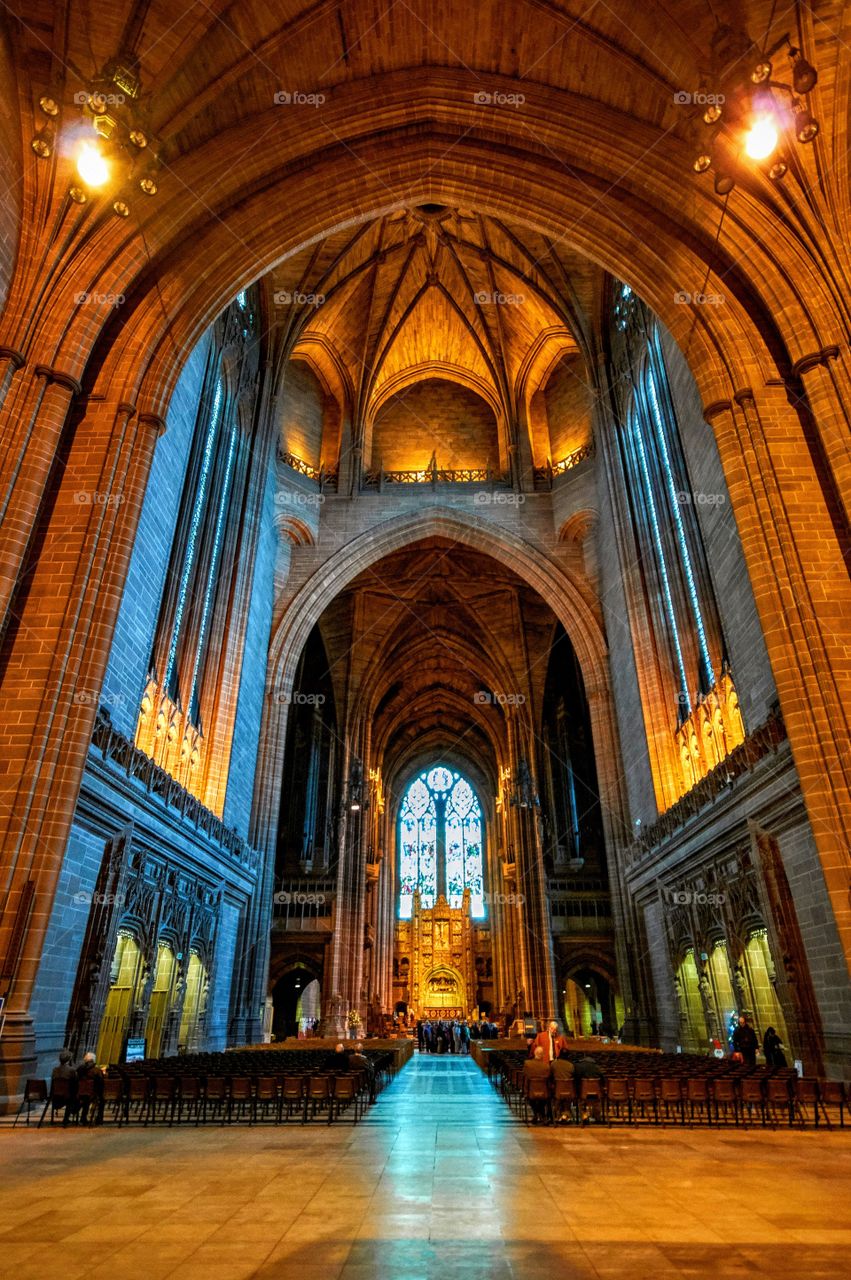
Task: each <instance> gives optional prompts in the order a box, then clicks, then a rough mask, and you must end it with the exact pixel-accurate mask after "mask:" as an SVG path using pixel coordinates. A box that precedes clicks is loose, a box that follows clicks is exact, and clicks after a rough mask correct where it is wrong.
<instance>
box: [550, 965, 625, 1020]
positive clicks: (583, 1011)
mask: <svg viewBox="0 0 851 1280" xmlns="http://www.w3.org/2000/svg"><path fill="white" fill-rule="evenodd" d="M562 1000H563V1005H564V1022H565V1026H566V1027H569V1028H570V1030H571V1031H572V1032H573V1034H574V1035H577V1036H593V1035H612V1036H613V1035H616V1034H617V1031H618V1015H617V1009H616V1003H615V998H614V992H613V990H612V984H611V982H610V981H609V979H608V978H606V977H605V976H604V975H603V974H602V973H600V972H599V971H598V970H597V969H593V968H591V967H589V966H584V967H582V968H580V969H575V970H571V972H570V974H569V975H568V977H567V978H566V980H565V982H564V986H563V988H562Z"/></svg>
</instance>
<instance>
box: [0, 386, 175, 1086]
mask: <svg viewBox="0 0 851 1280" xmlns="http://www.w3.org/2000/svg"><path fill="white" fill-rule="evenodd" d="M60 390H61V391H62V395H61V396H60V395H59V392H57V393H56V396H55V397H51V404H52V406H53V407H52V409H51V411H50V413H49V414H48V417H49V418H51V420H52V419H53V416H54V415H55V414H57V413H58V410H57V408H56V404H57V402H58V401H61V400H63V399H64V402H65V403H66V404H67V399H68V398H69V396H70V389H69V388H68V387H67V386H65V387H64V388H60ZM163 425H164V424H163V422H162V419H160V418H159V417H156V416H155V415H151V414H142V415H139V416H137V415H136V411H135V409H134V407H133V406H132V405H127V404H118V405H116V404H115V403H113V404H112V405H111V406H110V405H107V404H104V403H99V404H97V405H93V406H90V409H89V412H88V413H87V414H86V416H85V418H84V420H83V421H82V422H81V423H80V425H79V427H78V428H77V430H76V432H75V434H74V437H73V439H72V440H71V442H70V444H69V446H68V450H67V455H66V459H65V465H64V468H63V469H62V473H61V475H60V476H59V477H58V478H57V487H56V494H55V500H54V502H53V504H52V506H51V508H50V510H49V512H48V513H47V514H46V515H45V516H44V523H43V526H42V529H41V530H40V534H39V536H40V539H41V545H40V555H39V559H38V561H37V563H35V564H34V565H33V567H32V570H31V572H30V573H29V576H28V581H27V593H26V596H25V598H23V599H22V601H21V604H20V615H19V617H17V618H16V619H15V625H14V626H13V627H11V628H10V629H9V631H8V633H7V636H6V641H5V658H6V667H5V671H4V675H3V680H2V684H0V758H1V759H2V760H3V774H2V784H0V839H2V845H3V849H4V859H5V864H6V868H7V871H6V875H7V885H8V887H9V893H8V897H7V901H6V904H5V908H4V912H3V917H2V920H0V969H1V970H2V986H3V989H4V990H5V992H6V993H7V995H8V1001H7V1006H6V1013H7V1020H6V1027H5V1032H4V1035H3V1038H2V1040H0V1095H3V1096H4V1097H5V1098H6V1099H7V1100H8V1098H10V1097H11V1096H13V1095H14V1094H15V1093H16V1091H17V1089H18V1086H19V1080H20V1078H21V1077H22V1076H23V1075H26V1074H31V1073H32V1068H33V1066H34V1059H35V1028H34V1026H33V1021H32V1016H31V1013H30V1000H31V996H32V991H33V986H34V983H35V980H36V975H37V972H38V967H39V963H40V959H41V952H42V947H43V944H44V937H45V933H46V930H47V926H48V922H49V919H50V913H51V909H52V906H53V898H54V894H55V890H56V885H57V881H58V878H59V874H60V870H61V866H62V860H63V857H64V853H65V846H66V843H67V839H68V833H69V830H70V827H71V822H72V818H73V814H74V808H75V804H76V800H77V796H78V793H79V788H80V784H81V781H82V776H83V771H84V769H85V764H86V756H87V752H88V748H89V744H90V741H91V736H92V730H93V727H94V720H95V714H96V712H97V691H98V690H99V689H100V686H101V683H102V681H103V676H104V672H105V670H106V664H107V661H108V657H109V650H110V644H111V641H112V634H113V629H114V626H115V619H116V616H117V613H118V608H119V604H120V601H121V594H122V589H123V586H124V581H125V577H126V573H127V568H128V565H129V560H130V554H131V550H132V546H133V539H134V537H135V533H136V527H137V524H138V518H139V512H140V509H141V504H142V499H143V496H144V492H145V485H146V483H147V478H148V473H149V470H150V465H151V459H152V457H153V451H154V445H155V443H156V439H157V436H158V435H159V433H160V431H161V430H162V428H163ZM7 568H8V562H7Z"/></svg>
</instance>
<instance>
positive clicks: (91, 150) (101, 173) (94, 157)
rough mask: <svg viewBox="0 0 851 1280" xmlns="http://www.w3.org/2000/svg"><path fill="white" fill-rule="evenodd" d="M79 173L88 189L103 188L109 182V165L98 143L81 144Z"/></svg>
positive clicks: (78, 163)
mask: <svg viewBox="0 0 851 1280" xmlns="http://www.w3.org/2000/svg"><path fill="white" fill-rule="evenodd" d="M77 172H78V173H79V175H80V177H81V178H82V179H83V182H85V184H86V186H87V187H102V186H103V185H104V183H105V182H108V181H109V164H108V162H107V159H106V156H105V155H104V154H103V152H102V151H101V149H100V147H99V146H98V145H97V143H96V142H88V141H87V142H81V143H80V149H79V151H78V152H77Z"/></svg>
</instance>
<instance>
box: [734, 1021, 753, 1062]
mask: <svg viewBox="0 0 851 1280" xmlns="http://www.w3.org/2000/svg"><path fill="white" fill-rule="evenodd" d="M758 1045H759V1041H758V1040H757V1038H756V1032H755V1031H754V1029H753V1027H752V1026H751V1025H750V1023H749V1022H748V1020H747V1018H746V1017H745V1015H744V1014H743V1013H740V1014H739V1025H738V1026H737V1027H736V1030H735V1031H734V1032H733V1052H734V1053H740V1054H741V1055H742V1062H744V1064H745V1066H746V1067H755V1066H756V1051H757V1047H758Z"/></svg>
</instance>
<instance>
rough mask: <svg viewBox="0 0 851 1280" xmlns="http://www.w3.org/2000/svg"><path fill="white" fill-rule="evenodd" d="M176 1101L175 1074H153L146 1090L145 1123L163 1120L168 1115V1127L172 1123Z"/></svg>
mask: <svg viewBox="0 0 851 1280" xmlns="http://www.w3.org/2000/svg"><path fill="white" fill-rule="evenodd" d="M176 1103H177V1079H176V1077H175V1076H159V1075H158V1076H154V1078H153V1080H152V1081H151V1087H150V1089H149V1090H148V1097H147V1104H146V1107H145V1125H147V1123H148V1121H149V1120H153V1121H154V1123H155V1124H156V1122H157V1120H165V1118H166V1116H168V1124H169V1128H171V1126H172V1125H173V1124H174V1109H175V1105H176Z"/></svg>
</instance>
